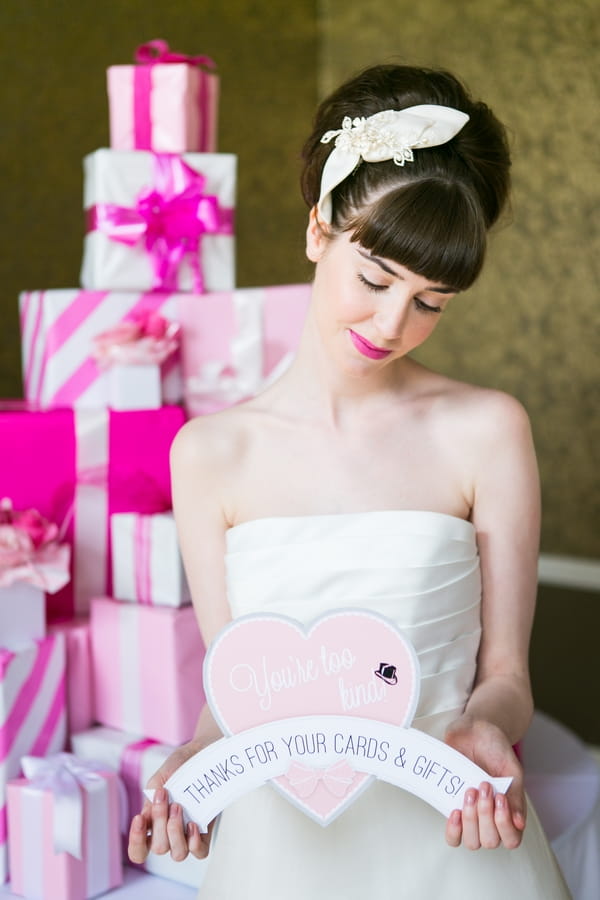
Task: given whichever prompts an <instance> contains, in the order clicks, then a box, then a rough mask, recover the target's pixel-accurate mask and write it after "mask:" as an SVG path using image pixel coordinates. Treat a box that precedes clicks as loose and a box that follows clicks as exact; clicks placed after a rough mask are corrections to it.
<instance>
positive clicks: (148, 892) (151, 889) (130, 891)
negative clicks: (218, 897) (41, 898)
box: [0, 866, 197, 900]
mask: <svg viewBox="0 0 600 900" xmlns="http://www.w3.org/2000/svg"><path fill="white" fill-rule="evenodd" d="M123 874H124V881H123V885H122V887H119V888H116V889H115V890H114V891H109V892H108V893H107V894H103V895H102V896H103V897H110V898H111V900H112V898H113V897H114V898H115V900H194V898H195V897H196V894H197V891H196V890H195V889H194V888H191V887H187V885H185V884H179V883H178V882H177V881H167V880H166V879H165V878H156V877H155V876H154V875H148V874H147V873H146V872H140V871H138V870H137V869H133V868H131V867H130V866H124V868H123ZM17 896H18V895H17V894H13V893H12V892H11V890H10V884H4V885H0V897H3V898H8V897H17Z"/></svg>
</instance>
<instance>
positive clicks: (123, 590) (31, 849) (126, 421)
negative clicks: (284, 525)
mask: <svg viewBox="0 0 600 900" xmlns="http://www.w3.org/2000/svg"><path fill="white" fill-rule="evenodd" d="M108 88H109V110H110V134H111V149H110V150H98V151H96V152H95V153H92V154H91V155H90V156H88V157H87V158H86V160H85V162H84V205H85V215H86V234H85V238H84V252H83V265H82V272H81V285H82V287H81V288H78V289H68V290H47V291H29V292H26V293H23V294H22V295H21V297H20V313H21V337H22V359H23V381H24V389H25V400H24V401H23V402H21V401H14V402H11V401H7V402H5V403H3V404H0V440H1V442H2V447H3V466H2V470H1V472H0V497H5V498H6V499H5V500H3V501H2V506H1V507H0V646H1V647H2V649H0V881H3V880H6V878H8V875H9V866H10V879H11V889H12V890H13V891H14V892H15V893H19V894H22V895H23V896H26V897H45V896H49V891H50V886H52V888H53V890H54V893H53V894H52V896H53V897H59V896H64V897H66V898H68V900H73V898H80V897H81V898H85V897H91V896H94V895H97V894H100V893H103V892H106V891H108V890H110V889H111V888H113V887H115V886H116V885H118V884H119V883H120V881H121V879H122V868H121V864H122V859H123V829H124V828H125V827H128V823H129V820H130V818H131V816H132V815H134V814H135V812H137V811H138V810H139V809H140V808H141V804H142V790H143V787H144V786H145V784H146V781H147V779H148V777H149V776H150V775H151V774H152V773H153V772H154V771H156V769H157V768H158V767H159V765H160V764H161V763H162V761H163V760H164V759H165V758H166V757H167V756H168V755H169V753H170V752H171V750H172V748H173V747H174V746H176V745H178V744H181V743H182V742H185V741H186V740H189V739H190V738H191V737H192V734H193V732H194V727H195V724H196V720H197V717H198V714H199V712H200V710H201V708H202V705H203V703H204V695H203V691H202V663H203V656H204V648H203V646H202V642H201V638H200V635H199V631H198V629H197V626H196V623H195V617H194V611H193V608H192V606H191V600H190V595H189V591H188V588H187V585H186V581H185V576H184V572H183V569H182V563H181V559H180V555H179V550H178V545H177V537H176V532H175V526H174V522H173V516H172V512H171V490H170V473H169V449H170V445H171V443H172V440H173V438H174V436H175V434H176V433H177V431H178V430H179V428H180V427H181V426H182V424H183V423H184V422H185V420H186V419H187V418H188V417H189V416H191V415H202V414H206V413H210V412H213V411H216V410H218V409H222V408H225V407H227V406H229V405H231V404H233V403H236V402H239V401H240V400H242V399H244V398H247V397H250V396H252V395H253V394H255V393H256V392H257V391H259V390H260V389H261V388H262V387H263V386H264V385H265V384H267V383H268V382H269V380H270V379H272V378H274V377H276V376H277V374H278V372H279V371H281V370H282V369H283V368H284V367H285V365H286V364H287V361H288V359H289V357H290V355H291V353H293V351H294V349H295V347H296V345H297V343H298V340H299V336H300V331H301V326H302V321H303V318H304V314H305V311H306V307H307V304H308V295H309V288H308V286H307V285H287V286H282V287H267V288H252V289H236V288H235V274H234V233H235V225H234V203H235V183H236V158H235V156H233V155H232V154H228V153H218V152H216V148H215V134H216V125H217V105H218V88H219V79H218V75H217V74H216V72H215V70H214V64H213V63H212V61H211V60H209V59H207V58H205V57H184V56H181V55H179V54H174V53H171V52H170V50H169V48H168V47H167V45H166V44H165V43H164V42H161V41H154V42H151V43H150V44H148V45H144V46H143V47H141V48H139V50H138V52H137V57H136V64H135V65H128V66H113V67H111V68H110V69H109V71H108ZM199 539H201V536H199ZM65 751H68V752H65ZM65 832H66V834H65ZM92 835H93V840H92ZM203 866H204V863H203V862H201V861H199V860H195V859H192V858H189V859H188V860H186V861H185V862H184V863H175V862H173V861H172V860H171V859H170V857H168V856H154V855H151V856H150V859H149V861H148V863H147V864H146V868H147V869H148V870H149V871H151V872H153V873H155V874H157V875H162V876H164V877H167V878H173V879H175V880H177V881H182V882H184V883H188V884H190V885H193V886H196V885H198V884H199V883H200V881H201V878H202V872H203ZM57 885H58V886H59V888H58V889H57Z"/></svg>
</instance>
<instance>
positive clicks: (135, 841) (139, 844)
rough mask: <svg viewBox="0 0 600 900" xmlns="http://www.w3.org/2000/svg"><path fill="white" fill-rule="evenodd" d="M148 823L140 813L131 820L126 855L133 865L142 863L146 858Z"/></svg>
mask: <svg viewBox="0 0 600 900" xmlns="http://www.w3.org/2000/svg"><path fill="white" fill-rule="evenodd" d="M148 825H149V821H148V820H147V819H146V818H145V816H144V815H142V814H141V813H140V814H138V815H137V816H134V817H133V819H132V820H131V827H130V829H129V844H128V846H127V855H128V857H129V859H130V860H131V862H133V863H143V862H145V860H146V858H147V856H148Z"/></svg>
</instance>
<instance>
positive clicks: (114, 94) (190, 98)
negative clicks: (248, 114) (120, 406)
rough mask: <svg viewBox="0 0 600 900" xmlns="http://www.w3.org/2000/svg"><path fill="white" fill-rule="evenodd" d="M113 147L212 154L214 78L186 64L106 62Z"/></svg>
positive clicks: (216, 80) (214, 137) (216, 102)
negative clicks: (110, 63)
mask: <svg viewBox="0 0 600 900" xmlns="http://www.w3.org/2000/svg"><path fill="white" fill-rule="evenodd" d="M107 89H108V101H109V122H110V146H111V147H112V149H113V150H154V151H156V152H158V153H184V152H186V151H195V152H199V153H214V152H215V151H216V149H217V117H218V108H219V76H218V75H217V74H216V73H214V72H207V71H206V70H205V69H202V68H199V67H198V66H193V65H188V64H186V63H169V64H166V65H165V64H161V63H156V64H155V65H152V66H139V65H138V66H133V65H124V66H110V67H109V69H108V70H107Z"/></svg>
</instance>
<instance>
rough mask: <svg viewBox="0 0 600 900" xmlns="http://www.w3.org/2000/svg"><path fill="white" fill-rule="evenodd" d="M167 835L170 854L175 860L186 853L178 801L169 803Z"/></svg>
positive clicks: (179, 860) (186, 848) (178, 860)
mask: <svg viewBox="0 0 600 900" xmlns="http://www.w3.org/2000/svg"><path fill="white" fill-rule="evenodd" d="M167 837H168V839H169V846H170V848H171V856H172V857H173V859H174V860H176V861H177V862H181V860H183V859H185V858H186V856H187V855H188V843H187V840H186V836H185V831H184V830H183V812H182V810H181V806H180V805H179V804H178V803H171V806H170V807H169V818H168V819H167Z"/></svg>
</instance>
